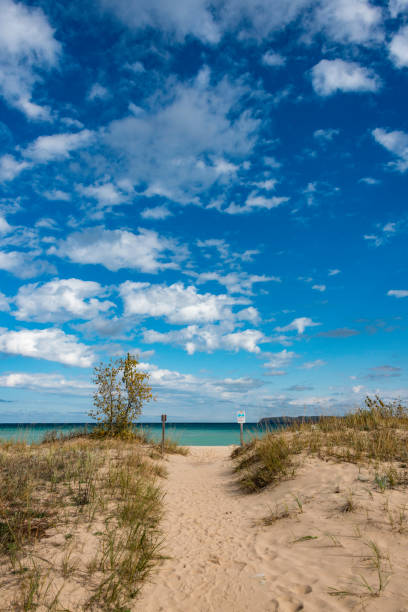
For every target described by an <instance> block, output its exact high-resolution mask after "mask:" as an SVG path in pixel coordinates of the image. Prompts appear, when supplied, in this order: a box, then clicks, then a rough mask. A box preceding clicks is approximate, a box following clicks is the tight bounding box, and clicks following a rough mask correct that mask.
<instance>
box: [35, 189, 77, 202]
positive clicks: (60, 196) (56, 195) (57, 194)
mask: <svg viewBox="0 0 408 612" xmlns="http://www.w3.org/2000/svg"><path fill="white" fill-rule="evenodd" d="M42 195H43V196H44V197H45V198H47V200H51V201H54V200H59V201H61V202H69V201H70V199H71V196H70V194H69V193H67V192H66V191H61V189H52V190H51V191H44V193H43V194H42Z"/></svg>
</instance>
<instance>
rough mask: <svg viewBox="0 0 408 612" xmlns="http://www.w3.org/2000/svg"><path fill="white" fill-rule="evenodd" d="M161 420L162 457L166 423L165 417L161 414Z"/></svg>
mask: <svg viewBox="0 0 408 612" xmlns="http://www.w3.org/2000/svg"><path fill="white" fill-rule="evenodd" d="M161 420H162V439H161V452H162V455H163V453H164V436H165V435H166V421H167V415H165V414H162V415H161Z"/></svg>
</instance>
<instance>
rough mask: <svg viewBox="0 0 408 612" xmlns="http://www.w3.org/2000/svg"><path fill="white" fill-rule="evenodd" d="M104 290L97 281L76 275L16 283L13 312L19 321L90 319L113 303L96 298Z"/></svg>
mask: <svg viewBox="0 0 408 612" xmlns="http://www.w3.org/2000/svg"><path fill="white" fill-rule="evenodd" d="M104 294H105V291H104V289H103V288H102V287H101V285H100V284H99V283H96V282H94V281H83V280H80V279H78V278H68V279H54V280H52V281H50V282H49V283H44V284H43V285H40V284H39V283H34V284H30V285H23V286H22V287H20V289H19V291H18V293H17V296H16V298H15V304H16V306H17V311H16V312H14V313H13V315H14V316H15V317H16V318H17V319H20V320H23V321H40V322H58V323H62V322H64V321H70V320H72V319H94V318H95V317H97V316H99V315H100V314H101V313H103V312H107V311H108V310H110V309H111V308H112V307H114V304H113V303H112V302H109V301H108V300H101V299H98V296H103V295H104Z"/></svg>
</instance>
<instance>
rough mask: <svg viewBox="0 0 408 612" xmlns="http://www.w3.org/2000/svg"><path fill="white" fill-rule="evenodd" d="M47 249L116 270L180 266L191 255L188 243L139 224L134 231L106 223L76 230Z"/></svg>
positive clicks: (162, 268)
mask: <svg viewBox="0 0 408 612" xmlns="http://www.w3.org/2000/svg"><path fill="white" fill-rule="evenodd" d="M48 253H49V254H52V255H57V256H58V257H63V258H67V259H69V260H70V261H73V262H75V263H81V264H100V265H102V266H105V268H107V269H108V270H111V271H113V272H116V271H117V270H120V269H121V268H130V269H136V270H140V271H141V272H148V273H153V274H155V273H157V272H158V271H159V270H166V269H177V268H178V267H179V263H180V262H181V261H183V260H185V259H186V258H187V255H188V251H187V249H186V248H185V247H183V246H180V245H179V244H178V243H177V242H176V241H175V240H173V239H171V238H164V237H162V236H160V235H159V234H158V233H157V232H155V231H153V230H147V229H142V228H139V230H138V233H137V234H135V233H133V232H129V231H127V230H106V229H104V228H103V227H92V228H88V229H85V230H83V231H82V232H74V233H73V234H70V235H69V236H68V237H67V238H66V239H65V240H60V241H59V242H58V243H57V245H56V246H52V247H50V249H49V250H48Z"/></svg>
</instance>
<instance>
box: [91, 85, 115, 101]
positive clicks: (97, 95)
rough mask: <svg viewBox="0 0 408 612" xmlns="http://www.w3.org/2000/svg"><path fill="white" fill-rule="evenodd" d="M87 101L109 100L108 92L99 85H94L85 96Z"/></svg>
mask: <svg viewBox="0 0 408 612" xmlns="http://www.w3.org/2000/svg"><path fill="white" fill-rule="evenodd" d="M87 98H88V100H91V101H92V100H106V99H107V98H110V92H109V90H108V89H106V87H104V86H103V85H101V84H100V83H94V84H93V85H92V87H91V89H90V90H89V93H88V95H87Z"/></svg>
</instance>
